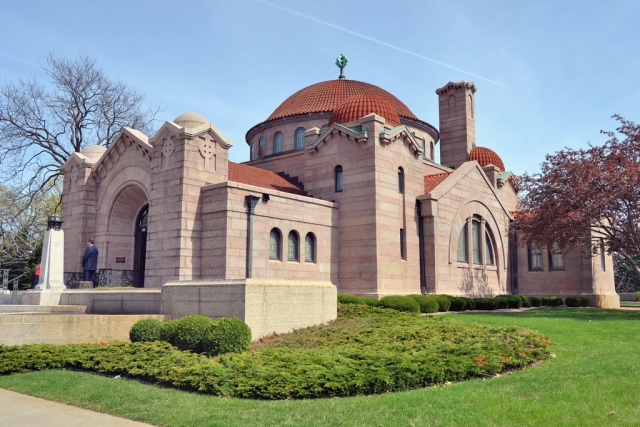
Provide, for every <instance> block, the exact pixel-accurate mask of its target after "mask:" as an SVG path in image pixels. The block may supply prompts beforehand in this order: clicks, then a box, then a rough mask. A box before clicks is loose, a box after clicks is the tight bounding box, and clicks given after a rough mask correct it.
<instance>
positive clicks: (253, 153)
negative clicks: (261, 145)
mask: <svg viewBox="0 0 640 427" xmlns="http://www.w3.org/2000/svg"><path fill="white" fill-rule="evenodd" d="M257 146H258V144H256V143H255V142H254V143H252V144H251V156H250V158H251V160H255V159H256V147H257Z"/></svg>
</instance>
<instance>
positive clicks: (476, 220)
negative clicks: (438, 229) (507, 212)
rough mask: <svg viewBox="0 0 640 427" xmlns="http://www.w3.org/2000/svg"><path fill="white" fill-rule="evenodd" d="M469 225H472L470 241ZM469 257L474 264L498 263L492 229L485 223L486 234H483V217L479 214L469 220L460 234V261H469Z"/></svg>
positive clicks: (458, 255)
mask: <svg viewBox="0 0 640 427" xmlns="http://www.w3.org/2000/svg"><path fill="white" fill-rule="evenodd" d="M469 225H471V242H469ZM483 237H484V238H483ZM469 243H471V245H469ZM469 246H471V247H469ZM470 249H471V250H470ZM469 257H471V261H472V262H473V264H477V265H495V263H496V260H495V252H494V244H493V238H492V237H491V231H490V230H489V227H487V226H486V225H485V227H484V236H483V235H482V227H481V218H480V217H478V216H474V217H473V219H472V220H471V221H467V223H466V224H465V225H464V227H462V230H460V236H458V253H457V260H458V262H466V263H469Z"/></svg>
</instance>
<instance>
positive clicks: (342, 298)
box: [338, 294, 362, 304]
mask: <svg viewBox="0 0 640 427" xmlns="http://www.w3.org/2000/svg"><path fill="white" fill-rule="evenodd" d="M338 302H339V303H342V304H362V299H361V298H360V297H357V296H355V295H347V294H338Z"/></svg>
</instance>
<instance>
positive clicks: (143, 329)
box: [129, 319, 162, 342]
mask: <svg viewBox="0 0 640 427" xmlns="http://www.w3.org/2000/svg"><path fill="white" fill-rule="evenodd" d="M161 330H162V322H161V321H159V320H158V319H141V320H138V321H137V322H136V323H135V324H134V325H133V326H132V327H131V330H130V331H129V339H130V340H131V342H148V341H160V340H161V339H160V331H161Z"/></svg>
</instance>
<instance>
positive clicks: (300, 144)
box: [295, 128, 304, 150]
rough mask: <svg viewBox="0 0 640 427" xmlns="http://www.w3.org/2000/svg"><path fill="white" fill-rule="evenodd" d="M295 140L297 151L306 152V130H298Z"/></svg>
mask: <svg viewBox="0 0 640 427" xmlns="http://www.w3.org/2000/svg"><path fill="white" fill-rule="evenodd" d="M295 140H296V141H295V142H296V143H295V149H296V150H304V128H298V129H296V133H295Z"/></svg>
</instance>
